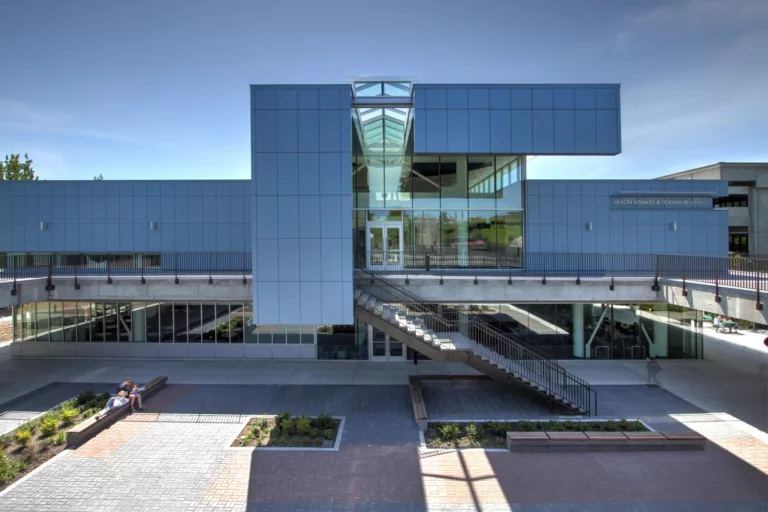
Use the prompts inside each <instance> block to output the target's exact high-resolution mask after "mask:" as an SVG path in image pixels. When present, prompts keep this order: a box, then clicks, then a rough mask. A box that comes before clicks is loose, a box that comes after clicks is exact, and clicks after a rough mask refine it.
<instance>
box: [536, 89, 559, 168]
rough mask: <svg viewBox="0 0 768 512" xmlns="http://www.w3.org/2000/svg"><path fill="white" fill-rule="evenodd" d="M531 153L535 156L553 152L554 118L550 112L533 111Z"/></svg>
mask: <svg viewBox="0 0 768 512" xmlns="http://www.w3.org/2000/svg"><path fill="white" fill-rule="evenodd" d="M535 92H536V91H535V90H534V93H535ZM533 152H534V153H536V154H552V153H554V152H555V134H554V116H553V112H552V111H551V110H534V111H533Z"/></svg>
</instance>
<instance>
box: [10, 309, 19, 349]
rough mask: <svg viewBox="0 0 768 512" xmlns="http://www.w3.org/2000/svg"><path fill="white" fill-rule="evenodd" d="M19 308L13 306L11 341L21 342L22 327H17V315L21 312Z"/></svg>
mask: <svg viewBox="0 0 768 512" xmlns="http://www.w3.org/2000/svg"><path fill="white" fill-rule="evenodd" d="M18 308H19V306H11V341H21V334H20V333H19V331H18V329H19V327H21V326H19V325H17V322H16V314H17V313H18V311H19V309H18ZM17 336H18V337H17Z"/></svg>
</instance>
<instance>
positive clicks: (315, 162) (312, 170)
mask: <svg viewBox="0 0 768 512" xmlns="http://www.w3.org/2000/svg"><path fill="white" fill-rule="evenodd" d="M319 193H320V155H319V154H317V153H300V154H299V195H310V196H311V195H317V194H319Z"/></svg>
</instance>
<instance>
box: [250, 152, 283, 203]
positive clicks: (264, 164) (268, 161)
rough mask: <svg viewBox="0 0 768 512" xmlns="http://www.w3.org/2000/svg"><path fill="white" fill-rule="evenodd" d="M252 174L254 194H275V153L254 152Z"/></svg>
mask: <svg viewBox="0 0 768 512" xmlns="http://www.w3.org/2000/svg"><path fill="white" fill-rule="evenodd" d="M253 176H254V178H255V185H256V190H255V192H256V195H266V196H273V195H276V194H277V154H276V153H256V154H255V155H254V168H253Z"/></svg>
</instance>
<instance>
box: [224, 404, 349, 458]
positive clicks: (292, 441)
mask: <svg viewBox="0 0 768 512" xmlns="http://www.w3.org/2000/svg"><path fill="white" fill-rule="evenodd" d="M341 424H342V421H341V418H336V417H332V416H329V415H327V414H323V415H320V416H317V417H309V416H296V417H294V416H291V415H290V414H288V413H282V414H278V415H277V416H257V417H253V418H251V419H250V420H248V423H247V424H246V425H245V428H243V430H242V431H241V432H240V434H239V435H238V436H237V439H235V440H234V441H233V442H232V444H231V447H233V448H234V447H238V448H257V449H258V448H314V449H334V447H335V446H336V442H337V439H338V436H339V435H340V430H341Z"/></svg>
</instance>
